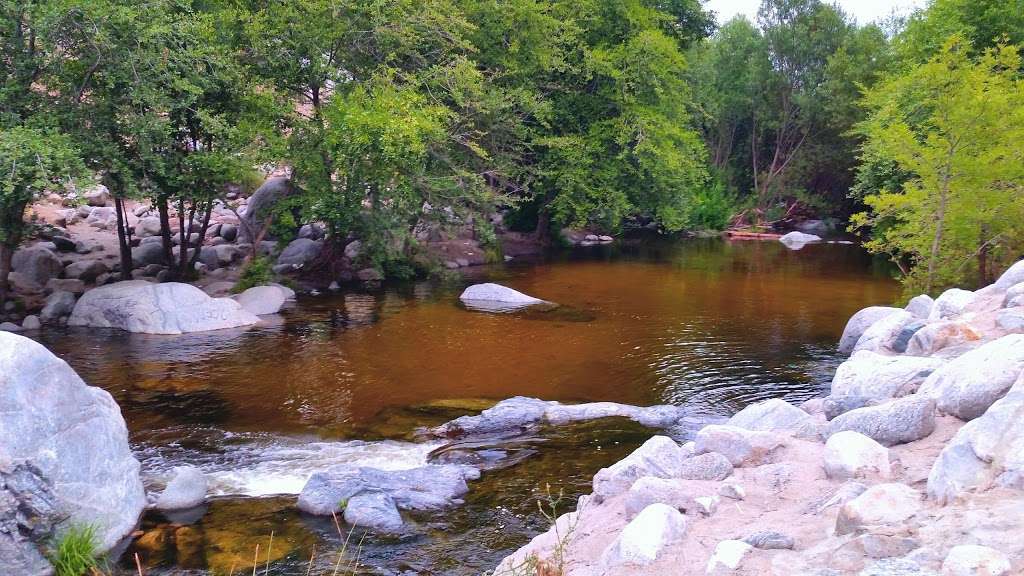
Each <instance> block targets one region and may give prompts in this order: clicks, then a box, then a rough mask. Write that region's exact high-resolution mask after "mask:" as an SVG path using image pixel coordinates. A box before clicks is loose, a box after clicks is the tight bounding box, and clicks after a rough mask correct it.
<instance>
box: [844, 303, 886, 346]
mask: <svg viewBox="0 0 1024 576" xmlns="http://www.w3.org/2000/svg"><path fill="white" fill-rule="evenodd" d="M900 311H901V310H900V309H899V308H892V307H890V306H869V307H867V308H864V309H862V310H859V311H857V313H856V314H854V315H853V316H851V317H850V319H849V320H848V321H847V322H846V328H844V329H843V336H842V338H840V339H839V351H840V352H842V353H843V354H849V353H850V352H853V347H854V346H856V345H857V341H858V340H860V337H861V336H862V335H863V334H864V331H865V330H867V329H868V328H869V327H870V326H871V325H872V324H874V323H875V322H878V321H879V320H881V319H882V318H885V317H886V316H890V315H892V314H895V313H896V312H900Z"/></svg>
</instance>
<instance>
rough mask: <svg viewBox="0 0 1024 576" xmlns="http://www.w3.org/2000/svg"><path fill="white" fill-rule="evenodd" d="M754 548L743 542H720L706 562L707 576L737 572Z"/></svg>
mask: <svg viewBox="0 0 1024 576" xmlns="http://www.w3.org/2000/svg"><path fill="white" fill-rule="evenodd" d="M753 549H754V547H753V546H751V545H750V544H747V543H746V542H744V541H743V540H722V541H721V542H719V543H718V545H717V546H715V552H714V554H712V555H711V559H709V560H708V568H707V573H708V574H721V573H723V572H731V571H733V570H737V569H738V568H739V567H740V564H742V563H743V559H744V558H746V557H747V554H749V553H750V551H751V550H753Z"/></svg>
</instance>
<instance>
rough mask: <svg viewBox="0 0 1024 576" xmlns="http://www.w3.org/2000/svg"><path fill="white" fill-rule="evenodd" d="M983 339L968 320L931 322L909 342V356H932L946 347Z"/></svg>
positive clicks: (907, 351)
mask: <svg viewBox="0 0 1024 576" xmlns="http://www.w3.org/2000/svg"><path fill="white" fill-rule="evenodd" d="M980 339H981V334H979V333H978V331H977V330H975V329H974V327H973V326H971V325H970V324H968V323H967V322H963V321H960V320H951V321H945V322H930V323H929V324H927V325H925V326H924V327H922V328H921V329H920V330H918V331H917V332H915V333H914V335H913V336H912V337H911V338H910V342H908V343H907V348H906V354H907V355H908V356H931V355H932V354H935V353H937V352H939V351H941V350H943V349H945V348H950V347H952V346H959V345H961V344H967V343H970V342H976V341H978V340H980Z"/></svg>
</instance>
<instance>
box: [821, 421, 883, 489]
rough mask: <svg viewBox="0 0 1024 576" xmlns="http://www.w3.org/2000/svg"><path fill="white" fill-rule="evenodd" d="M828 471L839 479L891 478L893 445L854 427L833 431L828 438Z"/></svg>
mask: <svg viewBox="0 0 1024 576" xmlns="http://www.w3.org/2000/svg"><path fill="white" fill-rule="evenodd" d="M825 473H826V474H828V477H829V478H832V479H835V480H846V479H850V478H869V477H878V478H882V479H890V478H892V465H891V463H890V461H889V449H888V448H886V447H885V446H882V445H881V444H879V443H878V442H875V441H874V440H872V439H871V438H868V437H867V436H864V435H863V434H860V433H858V432H854V431H852V430H846V431H843V432H839V433H837V434H833V435H832V436H831V437H829V439H828V441H827V442H825Z"/></svg>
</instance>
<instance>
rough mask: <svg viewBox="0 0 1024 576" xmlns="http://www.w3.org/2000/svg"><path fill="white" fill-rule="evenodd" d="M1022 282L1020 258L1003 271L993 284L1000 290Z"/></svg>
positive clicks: (1023, 279)
mask: <svg viewBox="0 0 1024 576" xmlns="http://www.w3.org/2000/svg"><path fill="white" fill-rule="evenodd" d="M1021 282H1024V260H1020V261H1018V262H1016V263H1014V265H1013V266H1010V267H1009V268H1007V269H1006V272H1003V274H1002V276H1000V277H999V279H998V280H996V282H995V284H994V286H995V287H996V288H998V289H1000V290H1009V289H1010V287H1011V286H1013V285H1014V284H1020V283H1021Z"/></svg>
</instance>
